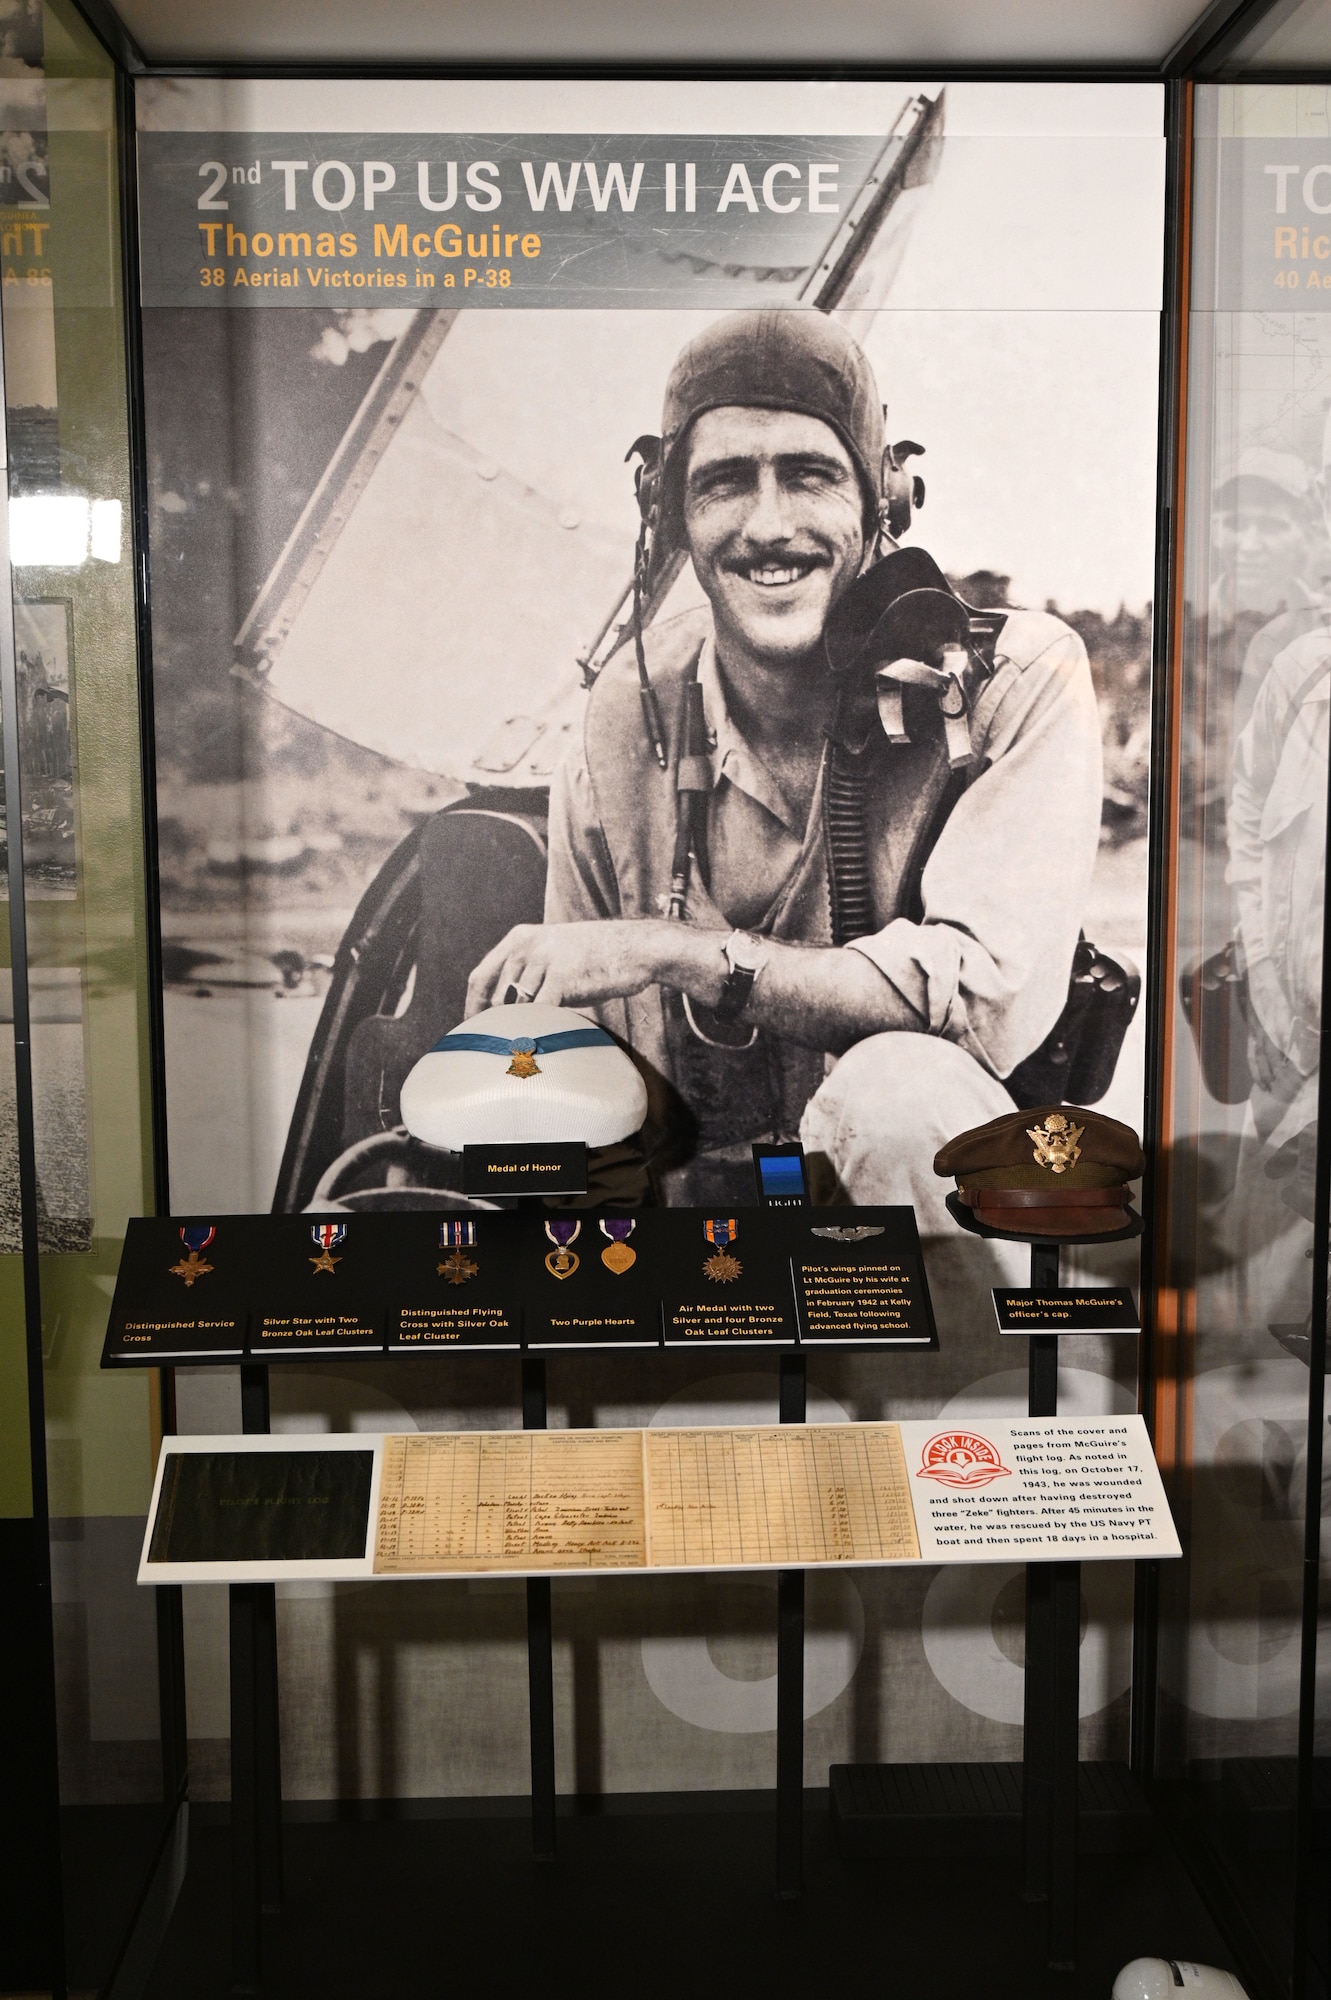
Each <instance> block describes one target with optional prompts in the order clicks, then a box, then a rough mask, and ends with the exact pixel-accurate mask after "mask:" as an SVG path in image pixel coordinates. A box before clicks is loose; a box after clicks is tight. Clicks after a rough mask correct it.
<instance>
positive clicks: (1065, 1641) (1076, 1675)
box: [1022, 1243, 1081, 1972]
mask: <svg viewBox="0 0 1331 2000" xmlns="http://www.w3.org/2000/svg"><path fill="white" fill-rule="evenodd" d="M1057 1288H1058V1245H1057V1244H1056V1243H1033V1244H1032V1245H1031V1290H1032V1291H1034V1292H1045V1291H1056V1290H1057ZM1028 1408H1029V1411H1030V1414H1031V1416H1033V1417H1054V1416H1057V1415H1058V1336H1057V1334H1052V1333H1046V1334H1036V1335H1034V1336H1033V1337H1032V1339H1031V1343H1030V1380H1029V1396H1028ZM1080 1669H1081V1565H1080V1564H1079V1563H1066V1562H1064V1563H1029V1564H1028V1565H1027V1568H1026V1704H1025V1731H1024V1742H1023V1747H1022V1749H1023V1754H1022V1765H1023V1771H1022V1873H1023V1887H1024V1892H1025V1895H1026V1898H1027V1901H1028V1902H1044V1901H1046V1900H1047V1901H1048V1904H1049V1965H1050V1968H1051V1970H1054V1971H1059V1972H1071V1971H1073V1970H1075V1967H1076V1939H1077V1783H1078V1763H1079V1748H1078V1707H1079V1701H1078V1689H1079V1681H1080Z"/></svg>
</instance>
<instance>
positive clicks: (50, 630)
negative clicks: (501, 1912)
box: [0, 0, 178, 1989]
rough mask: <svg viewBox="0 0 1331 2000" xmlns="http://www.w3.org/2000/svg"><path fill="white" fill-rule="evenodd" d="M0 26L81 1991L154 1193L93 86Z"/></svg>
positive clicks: (72, 1899) (20, 1456) (16, 1516)
mask: <svg viewBox="0 0 1331 2000" xmlns="http://www.w3.org/2000/svg"><path fill="white" fill-rule="evenodd" d="M14 19H15V23H17V25H15V24H14V23H9V24H7V25H6V33H5V41H4V50H3V55H4V59H3V62H0V96H2V97H3V102H4V107H5V109H4V132H3V141H2V144H0V317H2V318H3V329H4V386H5V407H4V430H5V437H6V441H7V454H6V456H7V463H8V502H9V504H8V523H9V558H10V563H11V581H12V597H11V609H9V610H8V611H6V613H5V616H4V618H3V620H0V706H2V707H3V710H4V752H5V771H6V786H5V806H6V819H5V830H6V835H7V840H8V910H7V912H6V918H7V921H6V922H5V924H4V926H3V949H4V951H5V954H6V956H5V961H4V962H5V971H4V975H3V1007H4V1019H3V1026H2V1028H0V1035H2V1037H3V1039H2V1041H0V1064H2V1065H3V1074H4V1081H3V1085H2V1086H0V1148H3V1166H0V1187H2V1188H3V1199H2V1200H0V1299H2V1300H3V1308H2V1309H0V1323H2V1324H3V1329H4V1330H3V1334H0V1371H2V1372H3V1378H4V1385H5V1394H4V1397H3V1399H2V1401H0V1408H2V1409H3V1416H2V1417H0V1424H3V1427H4V1429H3V1434H2V1435H0V1512H3V1515H4V1517H5V1519H4V1524H3V1525H4V1529H5V1532H6V1536H7V1541H8V1543H9V1544H10V1545H11V1553H12V1554H13V1555H14V1557H15V1559H16V1561H17V1562H19V1563H20V1567H17V1568H15V1569H14V1570H13V1571H11V1576H12V1578H13V1590H14V1599H13V1604H14V1608H15V1610H16V1612H17V1614H18V1623H19V1627H20V1629H21V1630H28V1631H30V1632H31V1636H32V1639H33V1643H34V1645H35V1646H37V1647H38V1648H39V1651H40V1654H43V1655H45V1657H46V1660H47V1662H48V1675H47V1677H46V1678H47V1683H48V1693H47V1699H46V1700H45V1701H43V1700H41V1699H40V1691H39V1698H38V1699H37V1700H36V1702H35V1703H34V1704H33V1705H32V1706H30V1707H25V1709H24V1710H23V1711H21V1712H22V1714H23V1720H22V1723H21V1725H20V1734H21V1737H22V1742H21V1743H19V1744H17V1745H16V1749H15V1753H14V1754H15V1757H16V1760H17V1764H18V1768H19V1769H20V1770H21V1769H23V1768H24V1766H25V1764H27V1765H30V1767H31V1777H32V1781H33V1783H34V1786H35V1788H36V1792H37V1795H38V1796H39V1797H41V1798H50V1797H51V1796H52V1792H51V1789H50V1779H51V1777H52V1775H53V1770H54V1771H58V1784H59V1800H60V1813H59V1826H58V1828H56V1827H53V1826H49V1824H48V1825H47V1830H48V1834H49V1838H50V1841H51V1842H52V1843H57V1842H58V1848H59V1853H60V1856H61V1878H60V1879H61V1880H62V1882H63V1895H64V1905H65V1907H64V1921H63V1925H60V1924H54V1925H51V1926H49V1928H48V1929H47V1935H48V1936H50V1935H57V1936H58V1935H60V1934H61V1933H63V1937H64V1941H65V1947H66V1964H65V1967H64V1968H63V1971H64V1975H65V1977H66V1978H67V1979H68V1980H69V1982H70V1984H71V1985H73V1986H75V1987H77V1988H79V1989H83V1988H92V1987H99V1988H100V1987H101V1986H102V1985H103V1982H104V1981H106V1980H107V1979H108V1978H109V1976H110V1975H111V1973H112V1972H113V1970H114V1966H115V1962H116V1959H117V1956H118V1954H119V1952H120V1950H121V1948H122V1946H123V1944H124V1941H125V1938H126V1936H127V1935H128V1931H129V1927H130V1923H131V1920H132V1917H133V1913H134V1910H135V1908H136V1906H137V1905H138V1903H139V1902H140V1901H141V1898H142V1895H143V1891H144V1887H145V1884H146V1883H147V1881H148V1880H149V1878H150V1876H151V1873H152V1869H153V1867H154V1865H155V1862H156V1859H157V1851H158V1847H159V1845H160V1842H161V1839H162V1837H163V1833H164V1830H165V1827H166V1825H167V1821H168V1815H167V1814H166V1812H165V1811H164V1805H163V1799H164V1777H165V1784H166V1794H167V1796H168V1797H169V1798H170V1797H171V1795H172V1794H173V1792H174V1789H175V1786H176V1783H177V1782H178V1779H177V1774H176V1773H174V1772H173V1771H167V1772H165V1773H164V1770H163V1762H162V1741H161V1730H160V1718H159V1704H158V1653H159V1632H158V1621H157V1608H156V1607H155V1605H154V1602H153V1599H152V1596H151V1594H150V1593H145V1592H142V1591H139V1590H136V1588H135V1586H134V1580H133V1579H134V1570H135V1559H136V1556H137V1550H138V1545H139V1541H140V1539H141V1536H142V1530H143V1518H144V1513H145V1510H146V1506H147V1501H148V1496H149V1492H150V1489H151V1480H152V1467H153V1460H154V1455H155V1454H154V1445H155V1437H156V1435H157V1433H158V1432H159V1431H160V1428H161V1421H162V1413H161V1407H160V1400H159V1396H158V1377H157V1376H155V1375H154V1376H151V1377H150V1376H139V1377H124V1378H115V1377H111V1376H107V1375H105V1374H103V1373H101V1372H100V1371H99V1361H100V1354H101V1345H102V1338H103V1333H104V1329H105V1321H106V1312H107V1306H108V1302H109V1298H110V1293H111V1290H112V1287H113V1285H114V1281H115V1273H116V1269H117V1265H118V1262H119V1255H120V1246H121V1242H122V1239H123V1236H124V1230H125V1224H126V1221H127V1219H128V1217H129V1216H131V1215H134V1214H141V1213H143V1212H144V1210H145V1209H151V1207H152V1206H153V1197H154V1188H153V1152H152V1145H151V1137H150V1135H151V1126H152V1109H151V1076H152V1064H151V1061H150V1057H149V1049H150V1041H151V1025H150V1024H151V1009H150V1003H149V988H148V978H147V968H148V944H147V939H148V931H149V916H148V902H147V891H146V883H145V873H144V852H145V846H144V829H143V822H142V797H143V792H142V784H141V740H142V738H141V716H140V708H139V692H138V689H139V683H138V659H139V647H138V632H137V604H136V597H137V593H136V587H135V577H134V563H133V553H132V537H131V532H130V517H131V511H132V484H131V476H130V435H129V431H130V416H129V410H130V404H129V395H128V388H127V384H128V371H127V367H126V328H125V312H124V296H125V252H124V239H123V235H122V229H121V175H120V142H119V132H120V120H119V116H118V108H117V94H118V92H117V80H116V74H115V69H114V65H113V64H112V62H111V60H110V58H109V57H108V56H107V54H106V52H105V51H104V49H103V48H102V46H101V44H100V43H99V42H98V41H97V40H96V38H95V37H94V36H93V34H92V33H91V31H90V30H89V28H88V26H87V24H86V22H85V21H84V20H83V19H82V17H81V16H80V15H79V13H78V12H77V10H75V9H74V8H73V7H69V6H65V5H62V4H60V0H56V4H53V5H48V6H38V7H36V8H34V9H30V10H22V11H21V12H19V13H18V14H16V16H15V17H14ZM11 635H12V645H11ZM25 1389H26V1394H25ZM29 1406H30V1408H31V1411H32V1415H33V1423H32V1432H31V1436H32V1442H33V1450H32V1453H31V1458H30V1457H29V1444H30V1437H29V1426H28V1424H27V1423H26V1422H25V1421H24V1418H23V1412H24V1411H25V1409H26V1408H28V1407H29ZM24 1558H26V1564H27V1568H26V1581H27V1583H28V1586H29V1587H28V1588H27V1590H24V1589H23V1587H22V1581H21V1579H23V1577H24V1570H23V1567H22V1566H21V1565H22V1561H23V1559H24ZM48 1592H49V1595H48ZM163 1615H164V1619H165V1624H164V1627H163V1630H164V1633H165V1634H166V1635H167V1636H168V1637H169V1626H170V1611H169V1607H164V1612H163ZM6 1650H8V1648H7V1649H6ZM52 1670H53V1685H54V1710H53V1713H52V1711H51V1704H50V1697H49V1685H50V1679H51V1672H52ZM6 1727H8V1719H7V1722H6ZM171 1803H172V1804H173V1803H174V1799H173V1798H171ZM7 1810H8V1809H7ZM18 1817H19V1815H18V1814H17V1813H15V1814H14V1818H15V1819H16V1820H17V1819H18ZM47 1822H48V1816H46V1815H42V1816H40V1818H39V1823H43V1824H47ZM49 1854H50V1848H49V1846H47V1845H46V1844H45V1843H36V1842H34V1841H33V1840H32V1839H31V1837H30V1836H29V1837H27V1838H25V1839H24V1840H23V1841H22V1842H21V1843H19V1851H18V1852H17V1854H16V1866H15V1868H14V1869H13V1870H12V1871H11V1870H9V1869H6V1877H7V1881H6V1890H5V1891H4V1892H0V1893H2V1894H3V1895H4V1896H5V1899H6V1902H7V1901H8V1895H9V1891H10V1890H11V1889H13V1891H14V1892H15V1906H14V1907H13V1909H12V1911H11V1910H9V1909H6V1912H5V1921H4V1923H3V1924H0V1928H6V1929H7V1930H8V1934H9V1935H10V1936H11V1937H14V1936H16V1935H22V1934H24V1933H25V1932H26V1931H28V1930H29V1929H31V1930H32V1931H33V1932H34V1952H35V1956H34V1958H33V1963H32V1965H31V1968H30V1978H31V1983H32V1984H33V1985H34V1986H39V1985H40V1986H48V1985H50V1984H51V1983H52V1980H53V1979H55V1978H58V1977H59V1976H60V1970H61V1969H60V1968H59V1967H53V1966H49V1965H47V1966H45V1967H44V1966H43V1964H42V1963H41V1958H42V1953H41V1950H40V1949H38V1948H37V1945H36V1934H37V1932H38V1931H39V1930H40V1929H42V1928H45V1927H44V1926H42V1924H41V1923H40V1919H41V1916H42V1912H43V1904H44V1903H45V1900H46V1899H45V1896H44V1895H43V1894H42V1893H41V1891H42V1889H43V1886H45V1887H46V1888H47V1889H49V1886H50V1881H51V1875H50V1871H49V1870H48V1869H47V1868H46V1867H45V1863H46V1862H47V1861H48V1859H49ZM34 1864H38V1865H37V1866H36V1867H34ZM10 1926H12V1928H10Z"/></svg>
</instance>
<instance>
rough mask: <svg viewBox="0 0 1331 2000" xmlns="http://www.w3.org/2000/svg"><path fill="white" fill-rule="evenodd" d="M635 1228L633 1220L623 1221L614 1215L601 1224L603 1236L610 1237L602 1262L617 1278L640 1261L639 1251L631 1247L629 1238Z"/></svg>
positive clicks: (602, 1254) (602, 1255)
mask: <svg viewBox="0 0 1331 2000" xmlns="http://www.w3.org/2000/svg"><path fill="white" fill-rule="evenodd" d="M633 1230H634V1224H633V1222H632V1221H631V1220H625V1221H622V1222H621V1221H619V1220H617V1219H616V1218H615V1217H613V1216H612V1217H611V1218H610V1219H609V1220H608V1221H605V1222H602V1224H601V1234H602V1236H608V1237H609V1238H610V1241H609V1242H608V1243H607V1244H606V1246H605V1249H604V1250H603V1251H602V1252H601V1262H602V1263H603V1264H604V1265H605V1267H606V1269H607V1270H609V1271H613V1272H614V1274H615V1276H616V1277H617V1278H622V1277H623V1275H624V1273H625V1271H627V1270H629V1269H630V1268H631V1266H632V1265H634V1264H636V1263H637V1261H638V1253H637V1251H636V1250H630V1249H629V1241H628V1240H629V1237H630V1236H632V1234H633Z"/></svg>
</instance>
